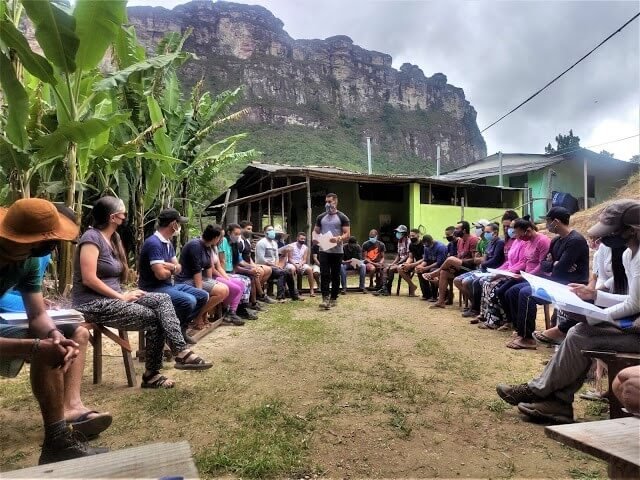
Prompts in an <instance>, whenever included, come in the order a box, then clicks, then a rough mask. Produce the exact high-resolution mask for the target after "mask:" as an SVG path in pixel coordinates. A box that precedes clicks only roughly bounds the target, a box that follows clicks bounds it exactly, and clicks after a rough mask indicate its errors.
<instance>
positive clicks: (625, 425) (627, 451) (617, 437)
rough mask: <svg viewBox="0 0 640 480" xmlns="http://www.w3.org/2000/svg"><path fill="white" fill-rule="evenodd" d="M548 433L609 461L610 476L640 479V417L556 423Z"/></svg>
mask: <svg viewBox="0 0 640 480" xmlns="http://www.w3.org/2000/svg"><path fill="white" fill-rule="evenodd" d="M545 433H546V434H547V436H548V437H549V438H552V439H554V440H557V441H558V442H560V443H562V444H564V445H568V446H570V447H573V448H576V449H578V450H580V451H582V452H585V453H588V454H589V455H593V456H594V457H597V458H599V459H601V460H604V461H606V462H607V463H608V464H609V469H608V473H609V477H610V478H613V479H618V478H640V418H637V417H626V418H616V419H613V420H601V421H598V422H584V423H573V424H570V425H555V426H551V427H546V428H545Z"/></svg>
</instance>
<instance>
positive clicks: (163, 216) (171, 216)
mask: <svg viewBox="0 0 640 480" xmlns="http://www.w3.org/2000/svg"><path fill="white" fill-rule="evenodd" d="M176 220H177V221H178V223H187V222H188V221H189V219H188V218H187V217H183V216H182V215H180V212H178V211H177V210H176V209H175V208H165V209H164V210H162V211H161V212H160V215H158V224H159V225H160V226H166V225H169V224H170V223H171V222H173V221H176Z"/></svg>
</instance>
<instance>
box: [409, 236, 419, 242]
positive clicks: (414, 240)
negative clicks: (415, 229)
mask: <svg viewBox="0 0 640 480" xmlns="http://www.w3.org/2000/svg"><path fill="white" fill-rule="evenodd" d="M409 240H411V243H416V242H417V241H418V238H417V237H409Z"/></svg>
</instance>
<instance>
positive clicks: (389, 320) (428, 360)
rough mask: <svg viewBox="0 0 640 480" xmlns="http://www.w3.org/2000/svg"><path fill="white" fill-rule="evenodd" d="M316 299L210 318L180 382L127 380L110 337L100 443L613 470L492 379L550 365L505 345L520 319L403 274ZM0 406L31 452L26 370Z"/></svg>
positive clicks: (343, 469) (267, 471)
mask: <svg viewBox="0 0 640 480" xmlns="http://www.w3.org/2000/svg"><path fill="white" fill-rule="evenodd" d="M319 301H320V300H319V297H316V298H315V299H310V298H308V297H306V301H304V302H301V303H291V304H286V305H274V306H271V307H270V309H269V312H267V313H264V314H262V315H261V317H262V318H261V319H260V320H258V321H255V322H250V323H248V324H247V326H245V327H221V328H219V329H218V330H216V331H214V332H213V333H211V334H210V335H208V336H207V337H205V338H204V339H202V340H201V341H200V342H199V344H198V345H197V348H196V351H197V352H198V353H199V354H201V355H203V356H204V357H205V358H207V359H210V360H212V361H213V362H214V363H215V365H214V367H213V368H212V369H211V370H208V371H206V372H196V373H194V372H184V371H178V370H175V369H174V368H173V367H172V364H171V363H167V364H166V369H165V370H166V371H165V374H167V375H169V376H171V377H172V378H174V379H175V380H176V381H177V382H178V383H177V387H176V388H175V389H174V390H173V391H150V390H140V389H139V388H137V387H136V388H127V387H126V386H125V385H126V381H125V377H124V369H123V367H122V362H121V360H120V358H119V357H118V356H117V355H118V351H117V350H116V349H115V348H110V349H109V350H110V351H111V354H112V355H114V356H113V357H107V358H105V373H104V383H103V384H102V385H98V386H94V385H92V384H91V365H90V362H88V363H87V366H86V369H85V378H84V383H85V384H84V387H83V397H84V399H85V402H86V404H87V405H90V406H92V407H94V408H96V409H99V410H103V411H110V412H111V413H112V414H113V415H114V422H113V425H112V427H111V428H110V429H109V430H107V431H106V432H104V434H103V435H102V436H101V437H100V438H99V439H98V440H96V441H95V442H94V443H97V444H100V445H105V446H108V447H110V448H112V449H119V448H124V447H127V446H133V445H138V444H142V443H151V442H159V441H177V440H183V439H184V440H187V441H189V442H190V444H191V446H192V449H193V452H194V454H195V456H196V460H197V463H198V467H199V469H200V473H201V475H202V476H203V477H204V478H213V477H220V476H225V477H241V476H245V477H246V476H249V477H252V476H254V477H261V476H271V477H303V478H304V477H307V478H309V477H318V476H321V477H344V478H346V477H396V478H397V477H405V478H406V477H422V478H426V477H441V478H453V477H467V478H478V477H482V478H489V477H491V478H496V477H501V478H510V477H519V478H599V477H602V478H605V477H606V474H605V472H606V467H605V465H604V464H603V463H602V462H599V461H597V460H595V459H594V458H592V457H590V456H587V455H584V454H582V453H580V452H577V451H575V450H573V449H570V448H567V447H564V446H562V445H560V444H558V443H556V442H554V441H552V440H550V439H548V438H547V437H546V436H545V434H544V426H543V425H539V424H535V423H530V422H527V421H524V420H523V418H522V417H520V415H519V414H518V412H517V409H516V408H514V407H511V406H510V405H507V404H505V403H504V402H502V401H501V400H500V399H499V398H498V397H497V395H496V393H495V385H496V384H497V383H500V382H509V383H519V382H523V381H526V380H528V379H530V378H532V377H533V376H534V375H536V374H537V373H539V372H540V371H541V369H542V368H543V363H544V362H545V361H546V360H548V358H549V356H550V355H551V354H552V350H550V349H547V348H544V347H543V348H538V350H537V351H513V350H510V349H507V348H506V347H505V344H506V342H507V340H508V337H509V334H506V333H499V332H494V331H488V330H480V329H478V328H476V326H474V325H470V324H469V322H468V320H466V319H463V318H461V317H460V313H459V311H458V308H457V300H456V302H455V306H454V307H449V308H447V309H446V310H430V309H429V308H428V306H429V305H430V304H428V303H427V302H423V301H420V300H419V299H418V298H407V296H406V289H404V292H403V294H402V296H400V297H395V296H394V297H389V298H378V297H374V296H372V295H364V294H359V293H348V294H347V295H346V296H341V298H340V300H339V305H338V307H337V308H335V309H332V310H331V311H329V312H323V311H320V310H319V309H318V303H319ZM538 322H539V326H541V325H542V323H543V321H542V319H541V318H539V320H538ZM107 343H108V342H107ZM134 343H135V342H134ZM136 367H137V370H138V374H139V375H140V374H141V372H142V365H141V364H138V363H137V362H136ZM0 408H1V411H0V421H1V422H2V431H1V433H0V450H1V451H2V459H1V460H0V470H5V471H6V470H11V469H15V468H22V467H27V466H31V465H35V464H36V462H37V457H38V454H39V444H40V442H41V437H42V428H41V425H40V418H39V413H38V409H37V405H36V403H35V401H34V399H33V397H32V396H31V393H30V389H29V386H28V375H27V369H25V370H24V371H23V372H22V373H21V374H20V376H19V377H18V378H17V379H13V380H2V381H0ZM575 408H576V417H577V419H578V420H593V419H595V418H603V417H598V416H594V415H593V412H594V408H593V406H591V405H589V404H588V402H586V401H583V400H578V401H577V402H576V404H575ZM589 413H591V414H589ZM595 413H602V412H595ZM234 455H235V456H234Z"/></svg>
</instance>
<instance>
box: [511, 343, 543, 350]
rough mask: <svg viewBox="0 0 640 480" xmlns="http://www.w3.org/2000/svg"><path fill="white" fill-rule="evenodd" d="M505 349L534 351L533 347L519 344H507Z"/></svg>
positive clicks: (534, 347)
mask: <svg viewBox="0 0 640 480" xmlns="http://www.w3.org/2000/svg"><path fill="white" fill-rule="evenodd" d="M507 348H512V349H514V350H536V346H535V345H523V344H521V343H516V342H509V343H507Z"/></svg>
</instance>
